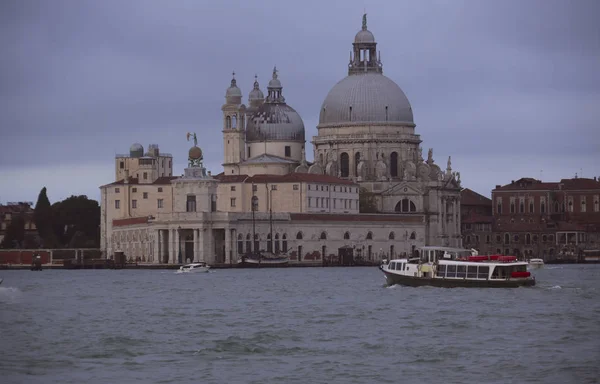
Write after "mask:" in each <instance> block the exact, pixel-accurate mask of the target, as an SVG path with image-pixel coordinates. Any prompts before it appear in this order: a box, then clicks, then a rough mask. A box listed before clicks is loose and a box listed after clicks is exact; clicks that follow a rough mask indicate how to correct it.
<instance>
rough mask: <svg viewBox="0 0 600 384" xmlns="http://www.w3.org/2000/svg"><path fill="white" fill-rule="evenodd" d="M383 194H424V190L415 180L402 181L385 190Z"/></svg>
mask: <svg viewBox="0 0 600 384" xmlns="http://www.w3.org/2000/svg"><path fill="white" fill-rule="evenodd" d="M382 194H383V195H390V196H396V195H397V196H406V195H414V196H421V195H423V191H422V190H421V189H420V188H418V187H417V186H416V185H415V183H414V182H409V181H402V182H400V183H398V184H396V185H394V186H392V187H391V188H388V189H387V190H385V191H383V193H382Z"/></svg>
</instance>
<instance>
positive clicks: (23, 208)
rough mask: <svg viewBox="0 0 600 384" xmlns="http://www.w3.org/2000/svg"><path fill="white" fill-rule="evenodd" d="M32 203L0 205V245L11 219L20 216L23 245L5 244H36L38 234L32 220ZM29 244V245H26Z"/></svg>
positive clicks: (21, 202)
mask: <svg viewBox="0 0 600 384" xmlns="http://www.w3.org/2000/svg"><path fill="white" fill-rule="evenodd" d="M32 206H33V203H32V202H24V201H20V202H9V203H7V204H6V205H4V204H0V245H1V244H2V242H3V241H4V237H5V236H6V231H7V230H8V228H9V227H10V224H11V222H12V220H13V218H14V217H15V216H17V215H21V216H22V217H23V221H24V234H25V240H28V241H24V244H7V246H10V247H12V246H20V247H23V246H31V243H36V242H37V237H38V232H37V227H36V226H35V222H34V220H33V207H32ZM27 243H29V244H27Z"/></svg>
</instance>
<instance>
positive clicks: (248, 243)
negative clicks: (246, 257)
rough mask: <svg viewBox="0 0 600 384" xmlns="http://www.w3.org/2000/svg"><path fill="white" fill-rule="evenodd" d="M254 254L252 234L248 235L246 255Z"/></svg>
mask: <svg viewBox="0 0 600 384" xmlns="http://www.w3.org/2000/svg"><path fill="white" fill-rule="evenodd" d="M250 252H252V240H251V238H250V234H247V235H246V253H250Z"/></svg>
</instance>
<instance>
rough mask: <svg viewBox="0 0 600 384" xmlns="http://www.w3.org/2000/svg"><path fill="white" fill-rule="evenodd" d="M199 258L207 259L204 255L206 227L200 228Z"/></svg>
mask: <svg viewBox="0 0 600 384" xmlns="http://www.w3.org/2000/svg"><path fill="white" fill-rule="evenodd" d="M198 260H199V261H204V262H207V261H206V257H204V229H202V228H199V229H198Z"/></svg>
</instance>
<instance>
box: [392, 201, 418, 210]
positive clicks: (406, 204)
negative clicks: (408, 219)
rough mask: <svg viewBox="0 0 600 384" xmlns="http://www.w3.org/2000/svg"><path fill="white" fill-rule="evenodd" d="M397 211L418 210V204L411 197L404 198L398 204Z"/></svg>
mask: <svg viewBox="0 0 600 384" xmlns="http://www.w3.org/2000/svg"><path fill="white" fill-rule="evenodd" d="M394 210H395V211H396V212H402V213H406V212H416V211H417V206H416V205H415V203H413V202H412V201H411V200H409V199H406V198H405V199H402V200H400V201H399V202H398V204H396V208H395V209H394Z"/></svg>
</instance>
